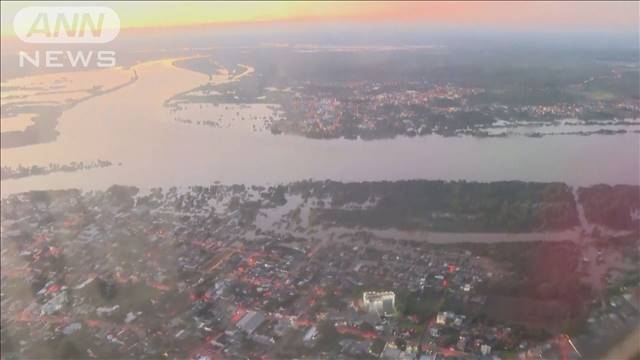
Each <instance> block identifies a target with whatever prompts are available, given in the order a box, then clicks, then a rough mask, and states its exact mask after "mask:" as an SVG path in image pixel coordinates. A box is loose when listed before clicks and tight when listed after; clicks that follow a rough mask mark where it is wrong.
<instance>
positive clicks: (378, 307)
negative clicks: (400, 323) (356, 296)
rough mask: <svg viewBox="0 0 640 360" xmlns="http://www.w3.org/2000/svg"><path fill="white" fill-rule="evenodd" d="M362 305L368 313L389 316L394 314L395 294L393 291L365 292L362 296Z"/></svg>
mask: <svg viewBox="0 0 640 360" xmlns="http://www.w3.org/2000/svg"><path fill="white" fill-rule="evenodd" d="M362 304H363V306H364V308H365V309H367V311H369V312H373V313H377V314H378V315H381V316H382V315H384V316H391V315H393V314H394V313H395V305H396V294H394V293H393V291H383V292H377V291H365V292H364V293H363V294H362Z"/></svg>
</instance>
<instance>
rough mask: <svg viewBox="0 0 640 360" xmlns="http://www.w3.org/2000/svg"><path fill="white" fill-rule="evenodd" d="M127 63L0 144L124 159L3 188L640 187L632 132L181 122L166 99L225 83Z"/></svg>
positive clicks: (52, 157) (5, 152) (38, 161)
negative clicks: (258, 127) (386, 133)
mask: <svg viewBox="0 0 640 360" xmlns="http://www.w3.org/2000/svg"><path fill="white" fill-rule="evenodd" d="M105 71H109V70H105ZM135 71H136V73H137V75H138V79H137V81H135V82H133V83H131V84H130V85H128V86H126V87H123V88H120V89H118V90H116V91H112V92H110V93H107V94H104V95H100V96H96V97H93V98H90V99H88V100H86V101H83V102H82V103H80V104H78V105H77V106H75V107H73V108H71V109H69V110H67V111H65V112H64V113H63V114H62V116H61V117H60V119H59V122H58V126H57V130H58V131H59V133H60V135H59V136H58V138H57V140H56V141H55V142H52V143H46V144H38V145H33V146H28V147H19V148H11V149H2V151H1V156H2V165H3V166H17V165H19V164H22V165H46V164H49V163H61V164H65V163H70V162H72V161H77V162H80V161H85V162H86V161H92V160H95V159H105V160H109V161H111V162H113V163H122V166H115V167H109V168H102V169H94V170H88V171H79V172H73V173H54V174H49V175H45V176H32V177H27V178H22V179H11V180H4V181H2V196H6V195H8V194H11V193H16V192H23V191H28V190H33V189H61V188H81V189H85V190H91V189H104V188H107V187H108V186H110V185H112V184H115V183H117V184H124V185H135V186H139V187H142V188H148V187H158V186H163V187H167V186H174V185H177V186H187V185H205V184H210V183H212V182H214V181H220V182H222V183H228V184H231V183H244V184H273V183H283V182H290V181H296V180H302V179H310V178H311V179H333V180H339V181H363V180H399V179H418V178H420V179H444V180H458V179H465V180H469V181H495V180H530V181H561V182H566V183H568V184H571V185H591V184H595V183H609V184H640V179H639V177H640V175H639V174H640V160H639V156H640V155H639V154H640V134H638V133H628V134H622V135H592V136H579V135H562V136H547V137H542V138H531V137H522V136H513V137H507V138H474V137H453V138H452V137H441V136H424V137H415V138H407V137H399V138H395V139H385V140H376V141H362V140H345V139H334V140H313V139H307V138H303V137H298V136H288V135H277V136H276V135H272V134H270V133H268V132H251V131H245V130H242V129H238V128H228V129H221V128H213V127H206V126H196V125H192V124H182V123H178V122H176V121H174V120H173V116H172V114H170V112H169V109H168V108H167V107H165V106H164V105H163V104H164V102H165V101H166V100H167V99H169V98H171V97H172V96H173V95H175V94H177V93H180V92H184V91H187V90H190V89H192V88H195V87H197V86H199V85H202V84H204V83H206V82H209V81H213V82H216V81H225V80H224V77H223V76H219V77H215V76H214V77H213V78H212V79H209V77H208V76H206V75H203V74H199V73H196V72H192V71H190V70H186V69H182V68H179V67H176V66H174V65H173V60H163V61H153V62H146V63H142V64H139V65H137V66H136V67H135ZM78 76H82V74H80V75H78ZM230 116H231V115H230Z"/></svg>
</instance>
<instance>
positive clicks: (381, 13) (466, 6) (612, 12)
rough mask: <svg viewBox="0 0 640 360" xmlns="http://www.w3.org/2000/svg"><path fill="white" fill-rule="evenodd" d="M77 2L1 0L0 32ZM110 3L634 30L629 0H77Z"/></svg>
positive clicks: (267, 17) (191, 17) (127, 22)
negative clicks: (31, 9) (41, 10)
mask: <svg viewBox="0 0 640 360" xmlns="http://www.w3.org/2000/svg"><path fill="white" fill-rule="evenodd" d="M65 4H70V5H78V4H80V2H73V3H65V2H46V3H42V2H10V1H3V2H2V34H3V35H4V36H10V35H12V34H13V30H12V22H13V16H14V15H15V13H16V12H17V11H18V10H19V9H21V8H23V7H25V6H34V5H35V6H37V5H46V6H54V5H57V6H60V5H65ZM81 4H85V5H103V6H109V7H111V8H113V9H114V10H115V11H116V12H117V13H118V14H119V16H120V19H121V25H122V27H123V28H141V27H142V28H144V27H158V26H162V27H166V26H190V25H202V24H227V23H247V22H249V23H256V22H271V21H278V22H320V21H351V22H359V21H362V22H376V21H387V22H411V23H420V24H426V25H445V26H457V25H461V26H466V27H469V26H471V27H473V26H481V27H487V26H488V27H491V28H497V29H505V30H509V29H529V30H536V29H540V30H548V29H554V30H562V29H565V28H567V29H571V30H588V31H598V30H607V31H611V30H614V31H633V32H637V31H638V26H639V23H640V21H639V16H640V15H639V11H640V5H639V4H640V3H638V2H635V1H631V2H502V1H499V2H281V1H280V2H235V3H232V2H170V1H169V2H150V1H149V2H82V3H81Z"/></svg>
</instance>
